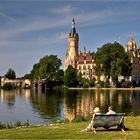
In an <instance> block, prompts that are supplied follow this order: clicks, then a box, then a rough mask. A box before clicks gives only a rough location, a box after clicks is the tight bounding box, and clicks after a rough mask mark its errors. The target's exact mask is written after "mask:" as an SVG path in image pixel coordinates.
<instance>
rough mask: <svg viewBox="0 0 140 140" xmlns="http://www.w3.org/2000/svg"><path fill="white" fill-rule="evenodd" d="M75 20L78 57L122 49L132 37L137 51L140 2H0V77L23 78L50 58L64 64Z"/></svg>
mask: <svg viewBox="0 0 140 140" xmlns="http://www.w3.org/2000/svg"><path fill="white" fill-rule="evenodd" d="M73 17H74V18H75V21H76V30H77V32H78V33H79V50H81V51H83V50H84V46H85V47H86V50H87V51H89V50H90V51H94V52H96V50H97V48H99V47H101V46H102V45H103V44H105V43H107V42H114V41H118V42H120V43H121V44H122V45H123V46H126V44H127V42H128V41H129V39H130V37H131V36H134V40H135V41H136V43H137V45H138V47H139V46H140V1H130V0H129V1H125V0H118V1H117V0H116V1H113V0H112V1H111V0H110V1H106V0H98V1H95V0H90V1H89V0H81V1H80V0H79V1H78V0H77V1H74V0H73V1H69V0H65V1H60V0H56V1H54V0H50V1H48V0H0V75H1V76H3V75H4V74H5V73H6V72H7V71H8V69H9V68H12V69H14V70H15V72H16V74H17V77H20V76H24V74H26V73H29V72H30V70H31V69H32V66H33V64H35V63H37V62H38V61H39V59H40V58H42V57H44V56H45V55H50V54H54V55H57V56H58V58H60V59H61V60H62V63H63V61H64V56H65V52H66V50H67V38H68V33H69V32H70V30H71V21H72V18H73ZM62 68H63V65H62Z"/></svg>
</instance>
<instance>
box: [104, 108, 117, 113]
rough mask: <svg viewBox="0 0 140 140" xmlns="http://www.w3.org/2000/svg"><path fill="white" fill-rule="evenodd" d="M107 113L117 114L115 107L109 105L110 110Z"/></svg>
mask: <svg viewBox="0 0 140 140" xmlns="http://www.w3.org/2000/svg"><path fill="white" fill-rule="evenodd" d="M106 114H116V112H115V111H113V107H112V106H109V107H108V112H107V113H106Z"/></svg>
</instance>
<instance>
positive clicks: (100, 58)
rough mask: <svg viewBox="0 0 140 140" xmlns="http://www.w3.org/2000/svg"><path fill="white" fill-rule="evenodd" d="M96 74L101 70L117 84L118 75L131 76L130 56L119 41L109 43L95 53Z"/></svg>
mask: <svg viewBox="0 0 140 140" xmlns="http://www.w3.org/2000/svg"><path fill="white" fill-rule="evenodd" d="M95 63H96V68H95V71H96V74H101V72H102V73H103V74H104V75H105V76H106V77H107V80H109V79H110V78H111V79H112V81H113V83H114V84H116V82H117V81H118V76H120V75H122V76H129V75H130V73H131V63H130V58H129V56H128V54H127V53H125V50H124V48H123V46H122V45H121V44H119V43H118V42H114V43H107V44H105V45H103V46H102V47H101V48H99V49H98V50H97V52H96V54H95Z"/></svg>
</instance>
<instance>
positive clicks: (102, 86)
mask: <svg viewBox="0 0 140 140" xmlns="http://www.w3.org/2000/svg"><path fill="white" fill-rule="evenodd" d="M99 88H109V83H108V82H104V81H100V82H99Z"/></svg>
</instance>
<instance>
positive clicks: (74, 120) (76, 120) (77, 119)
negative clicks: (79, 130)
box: [71, 117, 87, 122]
mask: <svg viewBox="0 0 140 140" xmlns="http://www.w3.org/2000/svg"><path fill="white" fill-rule="evenodd" d="M82 121H87V119H86V118H84V117H79V118H75V119H73V120H72V121H71V122H82Z"/></svg>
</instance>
